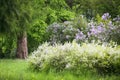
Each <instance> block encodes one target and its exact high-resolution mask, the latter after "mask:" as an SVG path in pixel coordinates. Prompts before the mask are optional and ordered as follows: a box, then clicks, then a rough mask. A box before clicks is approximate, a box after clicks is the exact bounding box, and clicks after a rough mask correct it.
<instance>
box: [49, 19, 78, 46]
mask: <svg viewBox="0 0 120 80" xmlns="http://www.w3.org/2000/svg"><path fill="white" fill-rule="evenodd" d="M47 32H48V34H49V35H50V42H51V43H52V44H54V43H57V42H60V43H64V42H66V41H68V42H69V41H70V42H71V41H73V39H74V37H75V34H76V33H77V29H76V28H74V27H73V25H72V22H70V21H65V22H64V23H53V24H51V25H50V26H48V29H47Z"/></svg>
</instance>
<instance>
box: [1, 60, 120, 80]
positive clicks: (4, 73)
mask: <svg viewBox="0 0 120 80" xmlns="http://www.w3.org/2000/svg"><path fill="white" fill-rule="evenodd" d="M28 66H29V65H28V63H27V61H26V60H18V59H0V80H120V76H115V75H111V76H100V75H98V74H90V73H89V74H84V75H79V76H75V75H72V74H70V73H68V72H63V73H52V72H49V73H44V72H33V71H31V70H30V69H28Z"/></svg>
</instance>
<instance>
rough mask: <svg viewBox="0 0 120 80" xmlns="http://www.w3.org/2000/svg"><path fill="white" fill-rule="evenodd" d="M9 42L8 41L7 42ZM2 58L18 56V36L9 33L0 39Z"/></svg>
mask: <svg viewBox="0 0 120 80" xmlns="http://www.w3.org/2000/svg"><path fill="white" fill-rule="evenodd" d="M6 42H7V43H6ZM0 43H1V44H0V58H4V57H6V58H15V57H16V38H14V37H11V36H10V35H7V36H5V37H1V39H0Z"/></svg>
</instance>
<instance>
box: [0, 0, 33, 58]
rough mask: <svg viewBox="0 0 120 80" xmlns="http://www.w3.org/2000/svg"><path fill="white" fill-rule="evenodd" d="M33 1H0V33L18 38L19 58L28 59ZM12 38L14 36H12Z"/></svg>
mask: <svg viewBox="0 0 120 80" xmlns="http://www.w3.org/2000/svg"><path fill="white" fill-rule="evenodd" d="M30 3H32V1H31V0H25V1H22V0H0V33H1V35H9V34H10V33H13V35H16V36H14V37H17V57H18V58H26V57H27V55H28V51H27V33H26V31H27V29H28V27H29V25H28V24H29V20H30V12H31V11H30V10H31V7H30ZM11 36H12V35H11Z"/></svg>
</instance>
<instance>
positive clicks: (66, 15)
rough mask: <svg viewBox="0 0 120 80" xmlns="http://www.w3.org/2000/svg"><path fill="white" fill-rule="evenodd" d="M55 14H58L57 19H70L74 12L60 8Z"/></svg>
mask: <svg viewBox="0 0 120 80" xmlns="http://www.w3.org/2000/svg"><path fill="white" fill-rule="evenodd" d="M57 14H58V21H60V22H64V21H70V20H72V19H74V17H75V13H74V12H72V11H69V10H65V9H61V10H60V11H59V12H58V13H57Z"/></svg>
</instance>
